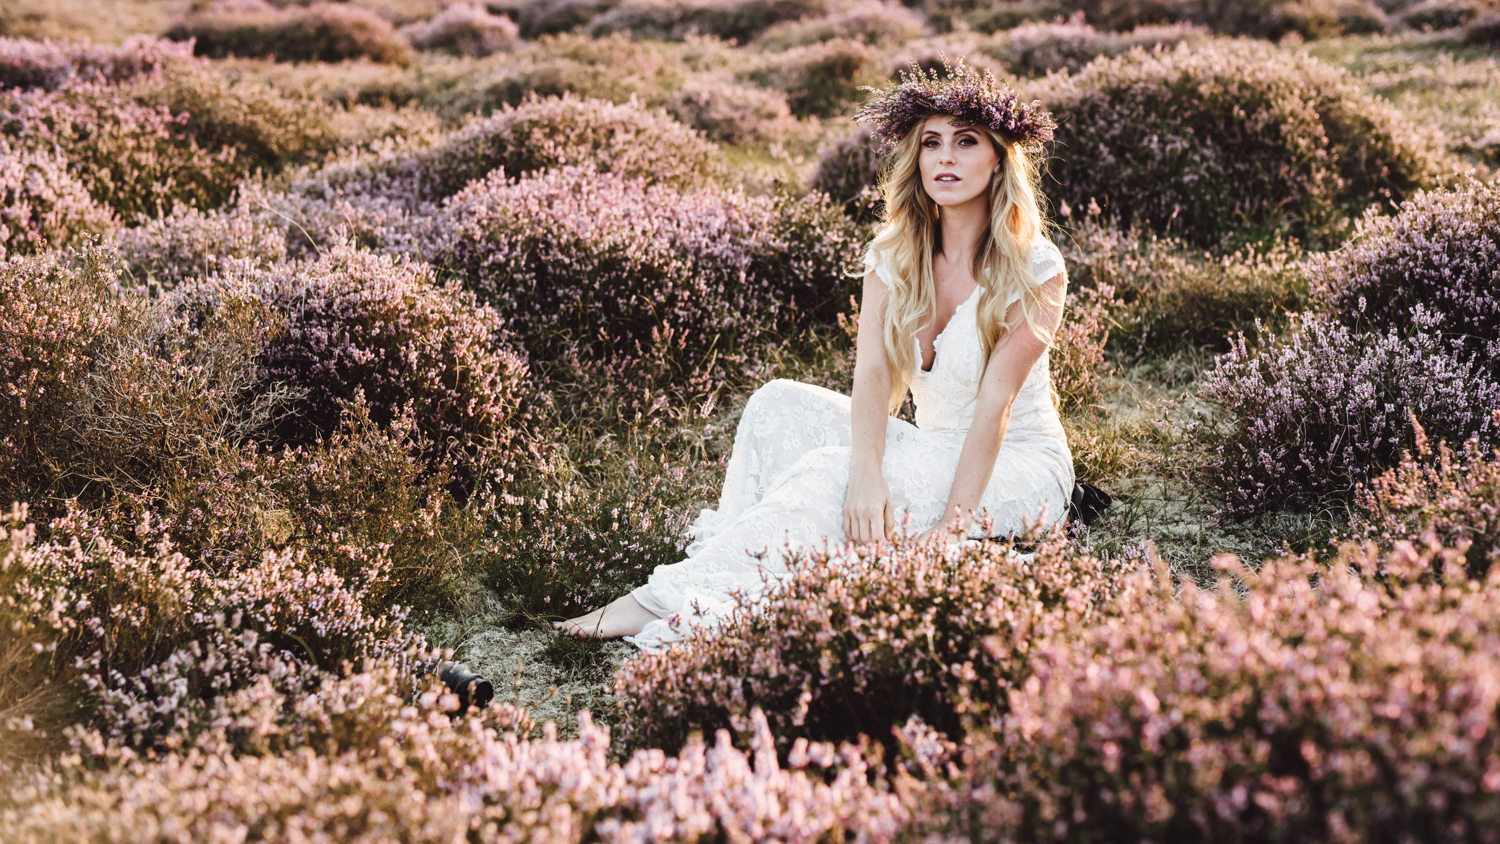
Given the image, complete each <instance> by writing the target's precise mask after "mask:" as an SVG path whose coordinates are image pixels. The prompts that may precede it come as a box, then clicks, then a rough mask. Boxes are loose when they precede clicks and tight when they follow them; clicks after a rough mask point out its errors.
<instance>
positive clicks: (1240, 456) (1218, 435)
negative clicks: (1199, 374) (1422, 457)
mask: <svg viewBox="0 0 1500 844" xmlns="http://www.w3.org/2000/svg"><path fill="white" fill-rule="evenodd" d="M1441 327H1442V323H1441V321H1440V320H1439V319H1438V318H1437V317H1434V316H1432V315H1430V314H1428V313H1427V312H1426V311H1425V309H1423V308H1421V307H1420V306H1419V307H1417V308H1416V309H1414V311H1413V321H1412V324H1411V325H1410V326H1402V327H1400V328H1392V329H1389V330H1387V331H1385V332H1382V333H1380V334H1371V335H1361V334H1358V333H1356V332H1354V331H1352V330H1351V329H1349V328H1348V327H1346V326H1343V325H1340V324H1338V323H1336V322H1333V321H1331V320H1328V319H1325V318H1321V317H1316V316H1308V315H1303V316H1301V317H1300V318H1298V319H1296V320H1294V321H1293V323H1292V327H1291V329H1290V331H1289V332H1288V334H1287V335H1286V336H1284V337H1283V338H1279V339H1271V340H1268V341H1263V345H1261V346H1259V347H1252V346H1251V345H1250V344H1249V343H1247V342H1246V340H1245V338H1244V335H1240V337H1239V338H1238V339H1237V340H1235V341H1234V342H1233V344H1232V346H1231V348H1230V350H1229V353H1228V354H1226V355H1224V356H1223V357H1221V358H1219V360H1218V362H1217V363H1216V364H1215V366H1214V368H1213V369H1212V370H1211V371H1209V372H1208V373H1207V374H1206V375H1205V376H1204V377H1203V380H1202V382H1201V386H1200V387H1199V396H1200V398H1201V399H1202V400H1203V401H1205V402H1207V403H1208V404H1209V405H1210V406H1212V407H1213V408H1215V410H1216V412H1217V413H1219V414H1221V416H1220V418H1219V419H1217V420H1207V421H1203V422H1198V423H1194V424H1193V425H1190V426H1189V428H1188V431H1187V434H1188V436H1189V437H1190V438H1192V439H1195V440H1197V441H1198V442H1199V443H1201V444H1202V445H1204V446H1206V447H1207V450H1208V454H1209V457H1208V462H1207V465H1206V466H1204V467H1203V469H1204V471H1203V473H1202V474H1203V482H1204V483H1205V485H1206V486H1208V487H1209V488H1211V489H1216V490H1218V491H1219V492H1220V493H1221V494H1222V495H1223V496H1224V509H1225V510H1226V512H1228V513H1230V514H1232V515H1236V516H1244V515H1250V514H1253V513H1257V512H1264V511H1266V510H1270V509H1274V508H1277V507H1285V506H1302V507H1315V506H1318V505H1319V504H1321V503H1326V502H1327V501H1328V500H1330V499H1336V498H1343V499H1345V500H1347V499H1348V498H1349V496H1350V495H1351V494H1352V493H1353V491H1354V486H1355V484H1356V483H1359V482H1361V481H1367V480H1369V478H1370V477H1372V476H1373V475H1375V474H1376V473H1378V472H1380V471H1381V470H1382V469H1383V468H1384V467H1386V466H1390V465H1392V464H1394V463H1395V462H1396V461H1397V460H1398V459H1399V458H1400V455H1401V452H1402V450H1403V449H1405V448H1407V447H1409V446H1410V444H1411V436H1412V434H1411V425H1410V417H1409V416H1408V415H1407V414H1408V410H1410V411H1412V412H1415V413H1416V414H1417V418H1418V419H1419V420H1420V422H1421V423H1422V424H1423V425H1424V426H1426V427H1427V428H1428V429H1429V430H1430V431H1432V432H1434V433H1436V434H1437V435H1439V436H1443V437H1447V438H1451V439H1453V440H1464V439H1467V438H1469V437H1471V436H1477V437H1479V438H1480V440H1481V442H1482V443H1491V442H1494V441H1495V439H1496V438H1497V436H1500V429H1497V427H1496V424H1497V423H1496V422H1495V420H1494V419H1493V418H1492V417H1491V416H1490V409H1491V408H1495V407H1500V382H1497V381H1496V379H1495V378H1494V377H1493V376H1491V375H1490V374H1489V371H1488V365H1487V363H1485V362H1479V361H1475V360H1473V359H1472V358H1471V357H1469V356H1467V355H1465V354H1464V353H1463V348H1462V344H1461V342H1460V341H1455V340H1451V339H1446V338H1444V337H1443V336H1442V335H1441V331H1440V329H1441Z"/></svg>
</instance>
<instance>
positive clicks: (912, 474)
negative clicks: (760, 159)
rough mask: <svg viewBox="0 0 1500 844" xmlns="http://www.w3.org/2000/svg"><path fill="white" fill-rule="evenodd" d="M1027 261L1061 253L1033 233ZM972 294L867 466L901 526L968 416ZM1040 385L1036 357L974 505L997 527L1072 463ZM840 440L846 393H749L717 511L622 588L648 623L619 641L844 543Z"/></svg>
mask: <svg viewBox="0 0 1500 844" xmlns="http://www.w3.org/2000/svg"><path fill="white" fill-rule="evenodd" d="M1031 265H1032V271H1033V273H1034V276H1035V278H1037V279H1048V278H1051V277H1053V276H1055V275H1057V274H1059V273H1061V272H1063V261H1062V255H1061V254H1060V253H1059V252H1058V251H1057V247H1056V246H1054V245H1052V243H1051V242H1049V241H1046V240H1039V241H1038V243H1037V245H1036V246H1035V247H1034V248H1033V249H1032V252H1031ZM865 267H866V269H867V270H869V269H871V268H873V269H874V270H875V271H876V274H877V276H878V277H880V278H881V279H882V280H884V281H886V283H887V284H889V283H891V282H890V269H889V268H888V267H887V266H886V263H885V262H884V261H881V260H877V258H876V256H874V255H873V254H867V255H866V256H865ZM978 301H979V296H978V290H977V289H976V291H975V293H974V295H971V296H970V297H969V299H968V301H966V302H964V303H963V304H962V305H960V306H959V307H958V310H957V311H955V312H954V315H953V318H952V319H951V320H950V321H949V322H948V325H947V326H946V327H945V328H944V329H943V331H942V333H940V334H939V335H938V337H937V339H936V340H935V341H934V344H933V345H934V348H935V350H936V356H935V358H934V360H933V365H932V369H931V371H927V372H923V371H921V370H920V369H918V371H917V372H916V373H915V375H914V376H913V381H912V384H911V392H912V399H913V402H914V404H915V405H916V411H917V412H916V420H917V424H916V425H912V424H909V423H907V422H904V421H902V420H899V419H894V418H893V419H891V420H890V422H889V423H888V425H887V430H886V447H885V458H884V462H883V463H882V464H881V471H882V472H883V474H884V476H885V479H886V482H887V483H888V484H889V486H890V490H891V498H892V501H893V503H894V504H895V506H896V510H897V512H898V513H900V514H903V516H909V521H907V523H906V525H907V528H906V529H907V530H909V531H911V532H913V533H915V532H918V531H922V530H926V529H927V528H929V527H932V526H933V525H935V524H937V522H938V519H939V518H941V516H942V511H943V505H944V504H945V503H946V502H947V499H948V491H949V488H950V487H951V486H952V483H953V477H954V474H955V472H956V470H957V468H958V457H959V451H960V449H961V448H962V447H963V442H964V436H965V435H966V434H967V433H968V430H969V425H970V423H971V422H972V421H973V417H974V403H973V398H974V396H975V395H976V394H977V392H978V389H979V377H980V373H981V371H982V369H983V354H984V351H983V346H982V343H981V341H980V337H979V332H978V329H977V327H976V325H975V316H974V313H975V308H976V307H977V305H978ZM912 342H913V343H916V342H917V340H916V338H915V337H914V338H912ZM917 359H918V360H921V356H920V354H919V355H918V357H917ZM1049 387H1050V377H1049V374H1048V357H1047V355H1045V354H1044V355H1042V357H1041V359H1040V360H1038V361H1037V363H1036V366H1035V367H1033V369H1032V371H1031V374H1030V375H1029V376H1028V377H1027V379H1026V382H1025V384H1024V386H1022V388H1021V392H1020V394H1019V395H1018V396H1017V397H1016V401H1015V403H1014V405H1013V406H1012V409H1011V418H1010V426H1009V428H1008V429H1007V430H1006V433H1005V439H1004V442H1003V444H1002V445H1001V447H1000V454H999V456H998V457H997V458H996V460H995V470H994V472H993V473H992V475H991V476H990V482H989V485H988V486H987V487H986V489H985V493H984V497H983V499H982V502H981V508H982V511H983V513H984V514H985V515H987V516H988V517H990V518H991V519H993V523H994V529H995V531H997V532H998V533H1002V534H1003V533H1008V532H1010V531H1014V530H1019V529H1021V528H1022V527H1023V523H1033V522H1037V521H1041V522H1043V523H1052V522H1055V521H1057V520H1059V519H1061V518H1062V517H1063V516H1064V515H1065V514H1066V513H1067V502H1068V497H1069V495H1070V493H1071V492H1072V488H1073V458H1072V454H1071V453H1070V452H1069V450H1068V443H1067V439H1066V437H1065V436H1064V434H1063V427H1062V422H1061V420H1060V419H1059V418H1058V416H1057V410H1056V407H1055V406H1054V405H1053V403H1052V398H1051V392H1050V388H1049ZM851 446H852V441H851V434H850V409H849V397H848V396H844V395H841V394H839V393H835V392H833V391H831V390H825V389H823V388H821V387H815V386H812V385H809V384H802V383H799V382H796V381H786V380H777V381H772V382H770V383H768V384H766V385H764V386H763V387H761V388H760V389H759V390H756V391H755V394H754V395H752V396H751V397H750V401H749V403H748V404H746V405H745V411H744V413H743V415H742V416H741V417H740V421H739V426H738V427H737V428H736V430H735V439H734V447H733V450H732V451H731V453H730V457H729V466H728V469H727V470H726V472H725V475H724V488H723V492H722V494H721V496H720V498H719V506H718V508H717V509H715V510H704V511H702V512H701V513H700V514H699V516H698V518H697V520H695V521H694V522H693V525H692V527H691V528H690V531H691V536H692V540H693V541H692V544H690V545H689V546H688V548H687V559H685V560H683V561H682V562H680V563H675V564H672V565H664V566H659V567H658V568H657V569H656V571H655V572H653V573H652V574H651V578H650V580H649V581H648V582H647V583H646V584H645V585H644V586H642V587H640V588H639V589H637V590H635V592H634V593H633V594H634V595H635V598H636V600H638V601H640V602H641V604H642V605H644V606H645V607H646V608H647V609H648V610H651V611H652V612H654V613H656V614H657V615H659V616H662V618H661V619H660V620H658V621H654V622H652V623H651V624H648V625H647V626H646V628H645V629H644V630H642V631H641V633H640V634H639V635H636V636H633V637H630V639H629V641H631V642H634V643H635V644H637V645H639V646H641V647H643V648H658V647H662V646H663V645H665V644H667V643H669V642H671V641H674V640H676V639H677V638H679V637H680V635H681V632H682V625H684V624H695V625H701V624H712V623H715V622H716V620H718V619H721V618H723V617H724V616H725V615H726V614H727V613H728V612H729V611H730V609H731V608H732V607H733V605H734V604H733V600H732V598H731V593H733V592H735V591H740V592H744V593H747V594H759V593H761V592H763V591H764V590H765V589H766V588H767V587H768V585H769V584H770V583H771V582H772V580H774V578H775V577H777V576H778V575H779V574H781V573H784V572H785V571H786V563H785V557H786V553H787V551H788V550H789V549H795V548H799V547H808V546H811V547H820V546H822V545H823V544H824V543H842V542H844V541H845V537H844V532H843V525H842V522H843V508H844V492H845V489H846V488H847V487H848V484H849V461H850V456H851V454H852V448H851ZM976 530H977V527H976ZM976 535H977V534H976Z"/></svg>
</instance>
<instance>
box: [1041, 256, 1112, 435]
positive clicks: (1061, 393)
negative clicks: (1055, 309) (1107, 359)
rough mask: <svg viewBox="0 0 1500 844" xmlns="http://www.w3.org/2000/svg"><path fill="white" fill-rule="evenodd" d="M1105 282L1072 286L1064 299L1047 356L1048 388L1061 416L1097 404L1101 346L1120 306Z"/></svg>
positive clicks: (1082, 410) (1100, 372)
mask: <svg viewBox="0 0 1500 844" xmlns="http://www.w3.org/2000/svg"><path fill="white" fill-rule="evenodd" d="M1121 304H1122V303H1121V302H1120V300H1118V299H1116V298H1115V289H1114V288H1113V287H1111V286H1110V285H1108V284H1098V285H1095V286H1091V287H1074V288H1073V289H1072V290H1069V291H1068V298H1067V301H1066V302H1065V303H1064V307H1065V316H1064V317H1063V324H1062V328H1061V329H1059V330H1058V332H1057V336H1056V337H1055V338H1054V342H1055V345H1054V347H1053V349H1052V352H1051V353H1050V356H1049V366H1050V367H1051V370H1052V390H1053V392H1054V393H1056V395H1057V404H1058V408H1059V409H1060V410H1061V411H1062V413H1063V415H1064V416H1072V415H1076V414H1080V413H1084V412H1088V411H1092V410H1095V409H1097V408H1099V407H1100V406H1101V405H1100V401H1101V396H1100V386H1101V384H1100V378H1101V376H1102V375H1103V371H1104V350H1105V347H1106V346H1108V345H1109V329H1110V325H1111V324H1113V323H1114V321H1115V315H1116V314H1117V313H1118V312H1119V310H1120V306H1121Z"/></svg>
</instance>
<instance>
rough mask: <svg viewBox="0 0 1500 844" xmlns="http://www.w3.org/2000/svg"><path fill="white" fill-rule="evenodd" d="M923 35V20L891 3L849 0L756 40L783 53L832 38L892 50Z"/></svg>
mask: <svg viewBox="0 0 1500 844" xmlns="http://www.w3.org/2000/svg"><path fill="white" fill-rule="evenodd" d="M925 32H926V26H925V24H924V23H923V19H922V17H921V16H920V15H919V14H918V13H917V12H915V11H913V10H912V9H909V8H907V7H906V6H904V5H902V4H900V3H896V2H892V0H852V2H848V3H844V4H839V5H838V6H837V7H836V8H835V9H834V10H833V11H830V12H829V13H828V14H826V15H822V16H820V17H805V18H799V19H796V20H789V21H784V22H782V23H778V24H776V25H774V26H772V27H770V28H768V29H767V30H766V31H765V32H762V33H761V34H760V35H759V36H757V37H756V39H755V45H754V46H755V47H757V48H759V49H761V50H786V49H789V48H791V47H801V46H803V45H806V44H816V43H818V42H819V41H832V40H833V39H835V38H853V39H856V40H859V41H863V42H864V43H866V44H869V45H871V46H888V47H894V46H898V45H901V44H905V43H906V42H907V41H910V40H912V39H913V38H919V37H921V36H922V35H923V34H924V33H925Z"/></svg>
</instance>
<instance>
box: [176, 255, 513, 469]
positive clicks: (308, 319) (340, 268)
mask: <svg viewBox="0 0 1500 844" xmlns="http://www.w3.org/2000/svg"><path fill="white" fill-rule="evenodd" d="M231 294H233V295H235V296H248V297H250V298H252V299H254V300H256V301H259V302H260V303H262V304H264V305H265V306H267V307H269V308H270V309H271V310H272V311H273V312H275V313H277V314H280V315H282V318H283V319H284V320H285V321H286V329H285V333H284V334H283V335H282V336H281V337H279V338H278V339H276V340H275V341H274V342H272V343H271V344H270V345H269V346H268V347H267V348H266V350H265V351H264V352H263V353H262V355H261V357H260V363H261V367H262V372H261V383H262V384H263V385H266V387H271V386H283V387H290V388H293V389H295V390H298V391H300V392H301V393H303V396H304V397H303V398H302V399H301V400H300V401H299V402H298V404H297V411H298V412H297V413H296V414H295V415H292V416H289V417H287V418H285V419H283V420H281V422H280V424H279V425H278V426H277V433H278V435H279V436H280V437H281V438H282V439H283V440H284V441H287V442H292V443H309V442H312V441H314V440H315V439H317V438H318V437H319V436H327V435H329V434H331V433H332V432H333V431H335V430H337V428H338V425H339V420H340V418H341V416H342V407H343V403H344V402H348V401H352V400H354V398H355V397H356V396H358V395H363V397H364V399H365V400H366V401H368V402H369V407H370V416H371V418H372V419H373V420H374V421H375V422H376V424H378V425H382V426H383V425H388V424H390V423H391V422H392V421H393V420H395V419H396V418H397V417H398V416H399V415H400V414H402V413H403V412H405V409H406V408H410V412H411V413H412V414H413V416H414V418H415V419H416V420H417V429H416V430H417V432H418V435H419V436H420V437H421V438H422V439H424V440H426V441H427V442H428V443H429V446H430V452H429V454H428V455H427V457H428V459H429V460H430V461H431V463H432V464H433V465H434V466H437V465H444V464H446V465H449V466H451V467H453V469H454V472H455V480H456V481H458V482H459V484H460V488H462V487H464V486H465V485H467V484H470V483H472V482H473V481H474V480H475V479H476V478H477V476H478V474H477V473H481V472H485V471H497V472H500V473H501V475H502V477H503V475H504V474H505V473H506V472H507V471H508V469H509V468H510V467H511V461H512V460H514V459H516V457H517V455H515V454H514V453H513V448H514V447H515V446H516V444H517V443H518V442H519V441H518V440H517V438H516V437H517V431H518V430H519V429H520V426H521V423H522V420H524V419H525V417H526V413H527V409H526V407H525V406H524V405H523V404H522V402H523V396H524V395H525V391H526V383H527V379H528V376H527V367H526V363H525V361H524V360H523V359H521V358H520V357H518V356H517V355H515V354H514V353H512V352H511V351H509V350H508V349H506V348H505V347H504V346H502V345H501V344H500V332H501V329H502V325H503V323H502V322H501V317H500V315H499V314H497V313H496V312H495V311H494V310H492V309H491V308H489V307H487V306H484V305H478V304H476V303H475V301H474V297H473V295H472V294H470V293H468V292H465V291H463V290H460V289H459V288H457V287H455V286H452V285H442V284H438V283H437V282H435V281H434V279H433V275H432V271H431V270H430V268H428V267H427V266H426V265H424V264H421V263H417V262H414V261H411V260H408V259H405V258H392V257H388V256H381V255H376V254H373V253H371V252H368V251H364V250H360V249H357V248H355V247H354V246H352V245H351V244H349V243H347V242H342V243H335V244H333V245H332V246H330V247H329V248H327V249H326V250H325V251H324V253H323V255H322V257H320V258H318V259H316V260H313V261H300V262H293V263H288V264H282V265H279V266H277V267H275V268H272V269H269V270H255V269H245V270H243V271H242V272H235V273H231V274H230V275H229V276H228V277H227V278H224V279H211V280H208V281H205V282H203V283H201V284H198V285H192V286H189V287H184V288H180V289H179V291H178V297H179V301H181V302H182V305H181V306H182V307H185V308H190V309H191V308H198V307H204V308H206V309H207V310H208V311H209V312H212V309H213V307H214V306H215V305H217V304H219V303H220V302H222V301H224V298H225V297H226V296H229V295H231Z"/></svg>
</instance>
